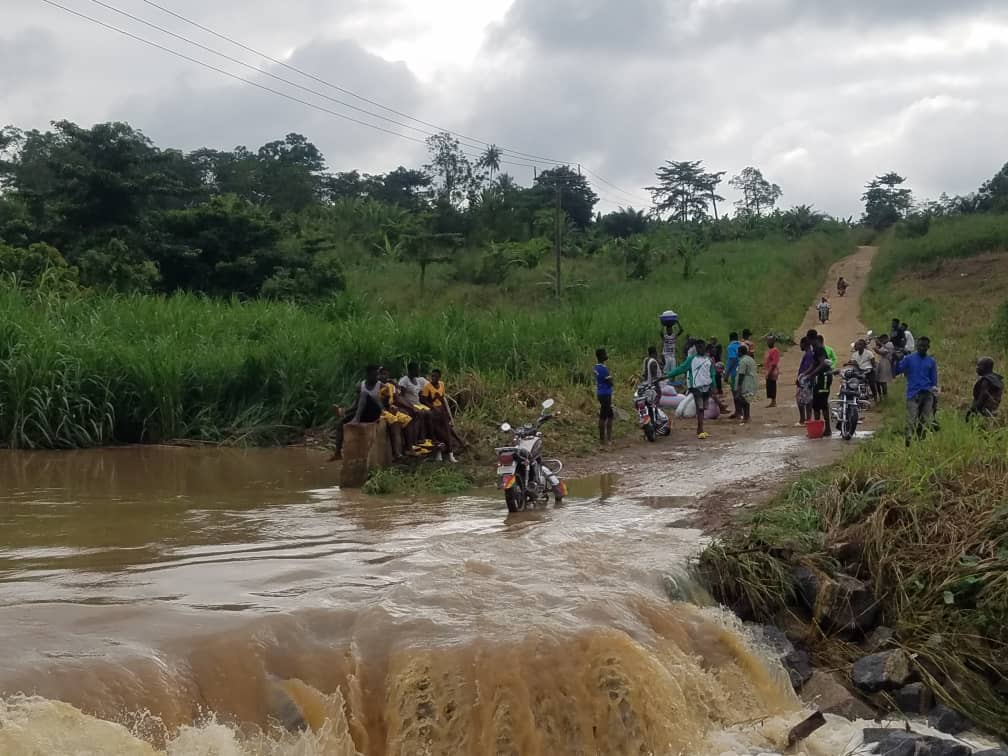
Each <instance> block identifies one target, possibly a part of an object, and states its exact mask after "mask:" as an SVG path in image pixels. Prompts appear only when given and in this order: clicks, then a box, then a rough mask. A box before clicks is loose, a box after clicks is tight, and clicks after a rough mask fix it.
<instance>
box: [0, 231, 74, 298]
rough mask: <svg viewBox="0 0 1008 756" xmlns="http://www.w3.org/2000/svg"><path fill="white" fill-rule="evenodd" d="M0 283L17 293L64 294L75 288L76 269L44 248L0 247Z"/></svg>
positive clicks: (3, 245) (34, 245) (54, 251)
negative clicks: (19, 290)
mask: <svg viewBox="0 0 1008 756" xmlns="http://www.w3.org/2000/svg"><path fill="white" fill-rule="evenodd" d="M0 281H2V282H3V283H5V284H7V285H12V286H15V287H17V288H21V289H48V290H50V291H53V290H55V291H67V290H70V289H75V288H76V287H77V269H76V268H74V267H73V266H71V265H68V264H67V261H66V260H64V259H63V255H61V254H60V253H59V251H58V250H57V249H55V248H54V247H51V246H49V245H48V244H41V243H39V244H31V245H29V246H28V247H27V248H23V247H8V246H7V245H6V244H0Z"/></svg>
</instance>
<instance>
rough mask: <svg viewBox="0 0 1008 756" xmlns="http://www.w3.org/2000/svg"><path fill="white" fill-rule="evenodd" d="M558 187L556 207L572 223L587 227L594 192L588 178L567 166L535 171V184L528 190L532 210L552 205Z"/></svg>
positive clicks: (554, 201)
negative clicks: (558, 201) (558, 200)
mask: <svg viewBox="0 0 1008 756" xmlns="http://www.w3.org/2000/svg"><path fill="white" fill-rule="evenodd" d="M558 188H559V190H560V207H561V209H562V210H563V211H564V212H565V213H567V215H568V216H570V219H571V220H572V221H573V222H574V225H575V226H576V227H577V228H579V229H584V228H587V227H588V226H590V225H591V222H592V217H593V215H594V208H595V205H596V204H597V203H598V195H597V194H595V192H593V191H592V188H591V186H590V185H589V184H588V180H587V179H586V178H585V177H584V176H582V175H581V174H580V173H578V172H577V171H575V170H573V169H572V168H571V167H570V166H568V165H558V166H557V167H556V168H549V169H547V170H545V171H539V175H537V176H536V179H535V185H534V186H533V187H532V189H531V190H530V193H531V198H532V199H533V202H534V204H535V205H536V209H542V208H546V207H554V206H555V205H556V193H557V189H558ZM533 214H534V212H533Z"/></svg>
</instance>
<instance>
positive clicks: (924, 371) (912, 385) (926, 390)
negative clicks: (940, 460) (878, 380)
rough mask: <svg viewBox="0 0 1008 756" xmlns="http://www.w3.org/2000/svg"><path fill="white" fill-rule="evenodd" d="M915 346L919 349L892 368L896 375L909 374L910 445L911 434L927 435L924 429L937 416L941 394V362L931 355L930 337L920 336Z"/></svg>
mask: <svg viewBox="0 0 1008 756" xmlns="http://www.w3.org/2000/svg"><path fill="white" fill-rule="evenodd" d="M915 346H916V347H917V351H916V352H914V353H913V354H909V355H907V356H906V357H904V358H903V359H902V360H900V361H899V362H898V363H896V365H895V366H894V367H893V373H894V374H896V375H905V376H906V382H907V390H906V396H907V428H906V445H907V446H910V437H911V435H913V434H914V433H916V434H917V438H923V437H924V431H925V430H926V429H927V428H928V427H929V426H930V424H931V419H932V416H933V415H934V408H935V395H936V394H937V393H938V363H937V362H935V358H934V357H931V356H929V355H928V349H930V348H931V339H929V338H928V337H927V336H921V337H920V338H919V339H917V343H916V345H915Z"/></svg>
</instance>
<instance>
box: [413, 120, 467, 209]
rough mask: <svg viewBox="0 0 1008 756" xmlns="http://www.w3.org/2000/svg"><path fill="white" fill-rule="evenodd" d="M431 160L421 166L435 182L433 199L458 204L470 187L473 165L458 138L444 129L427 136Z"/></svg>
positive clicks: (463, 199)
mask: <svg viewBox="0 0 1008 756" xmlns="http://www.w3.org/2000/svg"><path fill="white" fill-rule="evenodd" d="M427 150H428V151H429V152H430V155H431V161H430V162H429V163H428V164H427V165H425V166H424V170H426V171H427V173H428V175H430V177H431V181H432V184H433V186H434V197H435V199H436V200H437V201H438V202H440V203H443V204H446V205H451V206H452V207H455V208H458V207H459V206H461V204H462V203H463V202H464V201H465V200H466V198H468V197H469V195H470V193H471V192H472V190H473V188H474V187H473V184H474V177H473V167H472V164H471V163H470V162H469V158H467V157H466V155H465V153H464V152H462V147H461V145H460V144H459V141H458V139H456V138H455V137H453V136H452V135H451V134H449V133H447V132H443V133H441V134H435V135H434V136H430V137H427Z"/></svg>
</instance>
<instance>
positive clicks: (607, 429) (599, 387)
mask: <svg viewBox="0 0 1008 756" xmlns="http://www.w3.org/2000/svg"><path fill="white" fill-rule="evenodd" d="M595 359H596V360H598V363H597V364H596V365H595V393H596V396H598V403H599V414H598V435H599V443H600V444H605V443H610V444H611V443H612V424H613V406H612V389H613V380H612V373H610V372H609V368H607V367H606V362H608V361H609V355H608V354H606V350H605V349H596V350H595Z"/></svg>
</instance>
